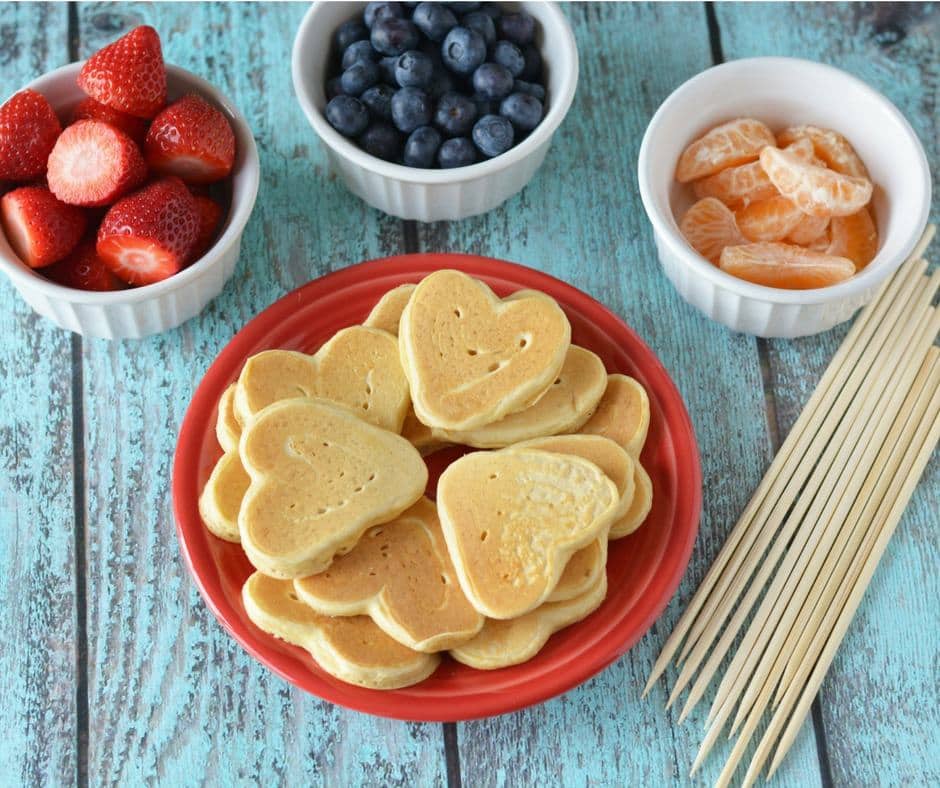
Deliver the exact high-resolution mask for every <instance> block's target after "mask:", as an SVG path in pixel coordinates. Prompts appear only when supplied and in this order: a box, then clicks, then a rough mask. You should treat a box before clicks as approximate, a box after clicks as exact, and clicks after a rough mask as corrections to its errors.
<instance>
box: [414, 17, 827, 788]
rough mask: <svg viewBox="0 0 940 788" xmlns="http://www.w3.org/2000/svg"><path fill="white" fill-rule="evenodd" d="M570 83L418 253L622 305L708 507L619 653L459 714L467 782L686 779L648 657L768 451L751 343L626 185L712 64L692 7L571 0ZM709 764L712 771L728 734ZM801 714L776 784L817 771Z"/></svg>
mask: <svg viewBox="0 0 940 788" xmlns="http://www.w3.org/2000/svg"><path fill="white" fill-rule="evenodd" d="M567 12H568V14H569V16H570V17H571V19H572V22H573V24H574V28H575V33H576V36H577V39H578V47H579V52H580V55H581V81H580V84H579V87H578V93H577V96H576V98H575V102H574V106H573V107H572V109H571V111H570V113H569V115H568V117H567V119H566V120H565V122H564V124H563V125H562V127H561V129H560V131H559V132H558V133H557V135H556V138H555V140H554V143H553V148H552V150H551V151H550V153H549V155H548V158H547V159H546V162H545V164H544V166H543V168H542V169H541V170H540V172H539V173H538V174H537V175H536V177H535V179H534V180H533V182H532V183H531V184H530V185H529V186H528V187H527V188H526V189H525V190H524V191H523V192H522V193H521V194H520V195H518V196H517V197H515V198H513V199H512V200H510V201H509V202H508V203H507V204H506V205H505V206H503V207H502V208H500V209H498V210H496V211H493V212H492V213H490V214H488V215H486V216H483V217H480V218H477V219H470V220H466V221H464V222H460V223H454V224H453V225H449V226H445V225H432V226H426V227H423V228H421V231H420V239H421V246H422V249H425V250H442V251H443V250H448V251H449V250H455V251H471V252H478V253H482V254H488V255H492V256H496V257H504V258H506V259H510V260H515V261H518V262H522V263H525V264H527V265H532V266H535V267H538V268H542V269H544V270H546V271H548V272H549V273H552V274H554V275H556V276H559V277H561V278H562V279H565V280H567V281H569V282H571V283H573V284H574V285H576V286H577V287H580V288H581V289H583V290H585V291H587V292H588V293H590V294H592V295H593V296H595V297H596V298H598V299H600V300H601V301H602V302H604V303H605V304H606V305H607V306H609V307H610V308H611V309H613V310H614V311H615V312H617V313H618V314H620V315H622V316H623V317H624V318H625V319H626V320H627V322H628V323H630V324H631V325H632V326H633V327H634V328H635V329H636V330H637V331H638V332H639V333H640V335H641V336H643V337H644V338H645V339H646V341H647V342H648V343H649V344H650V345H651V347H652V348H653V350H654V351H655V352H656V353H657V354H658V355H659V357H660V358H661V359H662V361H663V363H664V364H665V366H666V368H667V369H669V370H670V372H671V374H672V375H673V377H674V379H675V381H676V383H677V384H678V386H679V389H680V390H681V392H682V393H683V396H684V397H685V400H686V402H687V403H688V406H689V410H690V413H691V416H692V420H693V422H694V424H695V428H696V432H697V436H698V440H699V443H700V446H701V453H702V463H703V472H704V481H705V490H706V496H705V510H704V515H703V520H702V528H701V534H700V536H699V539H698V542H697V544H696V547H695V552H694V554H693V557H692V563H691V565H690V568H689V571H688V573H687V574H686V577H685V579H684V581H683V583H682V585H681V587H680V589H679V592H678V594H677V597H676V599H675V600H674V601H673V603H672V604H671V605H670V606H669V608H668V609H667V610H666V612H665V613H664V615H663V617H662V618H661V619H660V621H659V622H657V624H656V625H655V626H654V627H653V629H652V630H651V632H650V634H648V635H647V636H646V637H645V638H644V639H643V640H641V642H640V643H639V644H638V645H637V646H636V647H635V648H633V650H632V651H630V653H629V654H628V655H626V656H625V657H624V658H623V659H621V660H619V661H618V662H616V663H615V664H614V665H612V666H611V667H610V668H608V669H607V670H606V671H605V672H603V673H602V674H601V675H600V676H598V677H596V678H595V679H593V680H592V681H589V682H588V683H587V684H585V685H584V686H582V687H580V688H579V689H577V690H574V691H572V692H570V693H568V694H567V695H565V696H564V697H562V698H560V699H557V700H554V701H551V702H549V703H546V704H544V705H542V706H539V707H536V708H533V709H529V710H526V711H522V712H519V713H517V714H512V715H507V716H504V717H499V718H496V719H491V720H485V721H479V722H473V723H467V724H463V725H460V726H459V729H458V741H459V745H460V764H461V769H462V773H463V779H464V782H465V784H469V785H474V786H477V785H496V784H504V783H509V784H518V785H523V784H534V785H543V784H545V785H551V784H561V785H569V784H570V785H581V784H592V785H593V784H599V785H659V784H676V783H684V782H687V777H686V775H687V774H688V769H689V767H690V766H691V764H692V761H693V759H694V756H695V753H696V751H697V749H698V744H699V741H700V736H701V730H702V723H703V722H704V716H705V711H706V709H705V708H701V707H700V708H699V709H698V710H697V711H696V713H694V714H693V715H692V717H691V718H690V720H689V722H687V723H686V724H685V725H682V726H678V725H677V724H676V723H677V719H676V718H677V715H678V709H674V710H673V711H670V712H668V713H664V712H663V705H664V704H665V700H666V697H667V695H668V692H667V690H668V688H670V687H671V686H672V685H673V683H674V681H675V678H676V674H675V673H674V672H670V673H669V674H667V678H666V680H665V682H663V683H661V684H660V685H658V686H657V687H656V689H655V690H654V691H653V692H652V693H651V695H650V698H649V699H648V700H645V701H644V700H641V699H640V692H641V690H642V687H643V684H644V683H645V680H646V677H647V675H648V674H649V671H650V668H651V667H652V664H653V660H654V659H655V657H656V656H657V655H658V652H659V649H660V647H661V646H662V644H663V641H664V639H665V637H666V636H667V634H668V633H669V632H670V631H671V629H672V626H673V624H674V623H675V621H676V619H677V618H678V616H679V614H680V613H681V611H682V609H683V608H684V606H685V604H686V603H687V602H688V600H689V598H690V597H691V594H692V593H693V592H694V590H695V588H696V587H697V586H698V584H699V582H700V581H701V579H702V577H703V575H704V573H705V571H706V570H707V568H708V566H709V565H710V564H711V561H712V559H713V558H714V556H715V554H716V553H717V551H718V549H719V548H720V546H721V544H722V542H723V540H724V537H725V534H726V533H727V530H728V529H729V528H730V526H731V525H732V524H733V523H734V521H735V520H736V519H737V516H738V515H739V513H740V511H741V509H742V508H743V507H744V504H745V503H746V501H747V498H748V496H749V495H750V493H751V491H752V490H753V489H754V487H755V486H756V485H757V482H758V481H759V480H760V477H761V475H762V474H763V471H764V469H765V468H766V466H767V464H768V462H769V459H770V447H769V442H768V437H767V431H766V421H765V407H764V398H763V393H762V382H761V372H760V366H759V364H758V360H757V353H756V350H755V342H754V340H753V339H751V338H748V337H744V336H740V335H733V334H731V333H730V332H729V331H727V330H725V329H724V328H722V327H721V326H718V325H716V324H714V323H711V322H709V321H708V320H707V319H705V318H704V317H703V316H702V315H700V314H699V313H698V312H696V311H695V310H694V309H693V308H692V307H690V306H688V305H686V304H685V303H684V302H682V300H681V299H680V298H679V296H678V295H677V294H676V293H675V291H674V290H673V289H672V287H671V285H670V284H669V283H668V281H667V280H666V279H665V277H664V276H663V275H662V273H661V271H660V270H659V264H658V262H657V259H656V252H655V248H654V246H653V241H652V231H651V228H650V226H649V224H648V222H647V219H646V216H645V214H644V212H643V208H642V205H641V203H640V200H639V195H638V193H637V189H636V173H635V163H636V157H637V153H638V151H639V145H640V140H641V138H642V135H643V132H644V130H645V128H646V123H647V121H648V119H649V117H650V115H651V114H652V113H653V112H654V111H655V109H656V107H657V106H658V105H659V103H660V102H661V101H662V100H663V99H664V98H665V97H666V96H667V95H668V94H669V93H670V92H671V91H672V90H673V89H674V88H675V87H677V86H678V85H679V84H680V83H681V82H683V81H684V80H686V79H688V78H689V77H691V76H693V75H694V74H695V73H696V72H698V71H700V70H702V69H703V68H707V67H708V66H709V65H710V64H711V56H710V52H709V43H708V33H707V29H706V23H705V15H704V11H703V9H702V6H698V5H697V6H690V5H681V6H680V5H673V4H663V5H644V4H632V3H631V4H586V5H580V4H579V5H571V6H568V7H567ZM716 750H717V752H716V755H714V756H713V757H712V758H711V759H710V760H709V761H708V763H707V764H706V766H705V770H704V773H703V775H702V777H703V779H704V781H706V782H709V781H710V782H713V781H714V779H715V778H716V777H717V775H718V773H719V771H720V770H721V767H722V762H723V761H722V755H724V754H727V753H728V752H729V751H730V745H729V744H728V743H725V744H724V745H723V746H719V747H718V748H716ZM819 780H820V777H819V769H818V763H817V759H816V752H815V746H814V742H813V736H812V732H811V730H810V728H809V726H807V727H806V729H805V730H804V731H803V733H802V734H801V736H800V739H799V741H798V743H797V745H796V746H795V748H794V751H793V754H792V756H791V758H790V760H789V761H788V763H787V764H786V765H785V767H784V768H783V770H782V772H781V785H795V784H799V785H808V784H817V783H819Z"/></svg>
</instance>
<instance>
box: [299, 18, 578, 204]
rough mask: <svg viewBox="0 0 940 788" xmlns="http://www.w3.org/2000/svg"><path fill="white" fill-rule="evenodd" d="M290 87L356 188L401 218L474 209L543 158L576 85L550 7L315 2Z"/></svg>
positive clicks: (565, 40)
mask: <svg viewBox="0 0 940 788" xmlns="http://www.w3.org/2000/svg"><path fill="white" fill-rule="evenodd" d="M292 72H293V81H294V91H295V92H296V94H297V98H298V101H299V102H300V105H301V107H302V108H303V110H304V112H305V113H306V115H307V119H308V120H309V121H310V124H311V125H312V126H313V129H314V131H315V132H316V133H317V135H318V136H319V137H320V139H321V140H322V141H323V143H324V145H325V147H326V150H327V154H328V158H329V160H330V165H331V167H332V168H333V170H334V171H335V172H336V173H337V174H338V175H339V176H340V177H341V178H342V179H343V181H344V182H345V184H346V185H347V187H348V188H349V189H350V191H352V192H353V193H354V194H356V195H357V196H359V197H360V198H362V199H363V200H365V201H366V202H367V203H369V205H372V206H373V207H375V208H378V209H379V210H381V211H384V212H385V213H388V214H391V215H393V216H398V217H400V218H403V219H416V220H419V221H424V222H433V221H438V220H443V219H463V218H466V217H468V216H475V215H477V214H480V213H485V212H486V211H489V210H491V209H493V208H495V207H496V206H498V205H500V204H501V203H502V202H504V201H505V200H506V199H508V198H509V197H511V196H512V195H514V194H516V193H517V192H518V191H520V190H521V189H522V188H523V187H524V186H525V185H526V184H527V183H528V182H529V181H530V180H531V179H532V176H533V175H534V174H535V171H536V170H537V169H538V168H539V166H540V165H541V164H542V161H543V160H544V159H545V154H546V153H547V152H548V148H549V145H550V144H551V140H552V136H553V135H554V133H555V130H556V129H557V128H558V126H559V125H560V124H561V122H562V120H563V119H564V117H565V114H566V113H567V112H568V108H569V107H570V106H571V102H572V100H573V98H574V92H575V87H576V86H577V81H578V51H577V47H576V45H575V40H574V34H573V33H572V31H571V27H570V25H569V24H568V21H567V20H566V19H565V16H564V14H563V13H562V12H561V10H560V9H559V8H558V6H557V5H556V4H555V3H547V2H528V3H526V2H523V3H430V2H425V3H396V2H372V3H356V2H316V3H314V4H313V5H312V6H311V8H310V10H309V11H308V12H307V14H306V15H305V16H304V19H303V21H302V22H301V24H300V28H299V30H298V31H297V36H296V38H295V39H294V49H293V56H292Z"/></svg>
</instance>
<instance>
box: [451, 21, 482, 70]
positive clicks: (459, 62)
mask: <svg viewBox="0 0 940 788" xmlns="http://www.w3.org/2000/svg"><path fill="white" fill-rule="evenodd" d="M441 60H443V61H444V65H445V66H447V68H449V69H450V70H451V71H453V72H455V73H457V74H464V75H467V74H472V73H473V72H474V71H475V70H476V68H477V66H479V65H480V64H481V63H482V62H483V61H484V60H486V42H485V41H484V40H483V36H481V35H480V34H479V33H478V32H477V31H476V30H471V29H470V28H468V27H455V28H454V29H453V30H451V31H450V32H449V33H448V34H447V36H446V37H445V38H444V43H443V45H442V46H441Z"/></svg>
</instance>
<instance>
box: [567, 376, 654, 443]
mask: <svg viewBox="0 0 940 788" xmlns="http://www.w3.org/2000/svg"><path fill="white" fill-rule="evenodd" d="M649 426H650V400H649V397H648V396H647V394H646V389H644V388H643V386H641V385H640V384H639V383H638V382H637V381H636V380H634V379H633V378H631V377H628V376H627V375H620V374H614V375H609V376H608V379H607V390H606V391H605V392H604V396H603V397H601V401H600V402H599V403H598V405H597V408H596V409H595V410H594V413H593V414H592V415H591V418H589V419H588V420H587V421H586V422H585V423H584V424H583V425H582V426H581V429H580V430H579V432H582V433H584V434H586V435H603V436H604V437H606V438H610V439H611V440H612V441H614V442H615V443H619V444H620V445H621V446H623V448H625V449H626V450H627V451H628V452H630V454H631V455H633V457H634V458H637V457H639V456H640V452H641V451H643V444H644V443H646V433H647V431H648V430H649Z"/></svg>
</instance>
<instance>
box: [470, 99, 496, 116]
mask: <svg viewBox="0 0 940 788" xmlns="http://www.w3.org/2000/svg"><path fill="white" fill-rule="evenodd" d="M473 105H474V106H475V107H476V108H477V117H478V118H482V117H483V116H484V115H498V114H499V102H498V101H493V99H488V98H484V97H483V96H479V95H476V94H474V96H473Z"/></svg>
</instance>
